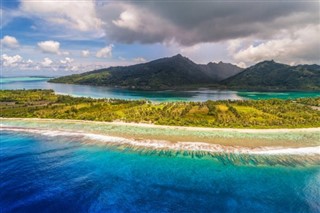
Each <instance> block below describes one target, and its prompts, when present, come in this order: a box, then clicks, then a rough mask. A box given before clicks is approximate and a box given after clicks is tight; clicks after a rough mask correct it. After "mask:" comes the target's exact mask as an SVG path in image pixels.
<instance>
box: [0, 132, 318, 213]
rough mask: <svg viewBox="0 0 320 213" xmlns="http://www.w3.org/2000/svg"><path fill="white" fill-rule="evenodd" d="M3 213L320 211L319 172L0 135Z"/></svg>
mask: <svg viewBox="0 0 320 213" xmlns="http://www.w3.org/2000/svg"><path fill="white" fill-rule="evenodd" d="M0 150H1V160H0V168H1V185H0V186H1V187H0V209H1V211H0V212H2V213H5V212H77V213H78V212H139V213H140V212H267V213H270V212H286V213H287V212H320V203H319V202H320V191H319V189H320V181H319V180H320V165H319V166H304V167H301V166H296V167H294V166H290V167H285V166H269V165H260V166H253V165H237V164H232V163H230V164H228V163H221V162H220V161H217V160H215V159H213V158H207V157H203V158H196V157H192V156H185V157H184V156H175V157H172V156H166V155H150V154H145V153H140V152H135V151H130V150H128V151H120V150H116V149H114V148H110V147H107V146H105V145H102V144H100V145H99V144H92V143H86V142H85V141H81V140H80V139H76V138H71V137H48V136H40V135H32V134H30V133H17V132H8V131H1V146H0Z"/></svg>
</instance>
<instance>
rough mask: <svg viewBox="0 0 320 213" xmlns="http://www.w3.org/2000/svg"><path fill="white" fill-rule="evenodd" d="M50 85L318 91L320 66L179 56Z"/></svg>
mask: <svg viewBox="0 0 320 213" xmlns="http://www.w3.org/2000/svg"><path fill="white" fill-rule="evenodd" d="M49 82H51V83H66V84H81V85H95V86H108V87H120V88H128V89H136V90H137V89H139V90H168V89H170V90H173V89H175V90H186V89H197V88H204V87H206V88H214V89H229V90H230V89H235V90H245V91H320V66H319V65H316V64H313V65H297V66H290V65H287V64H281V63H277V62H275V61H273V60H269V61H262V62H259V63H257V64H255V65H252V66H250V67H248V68H246V69H242V68H240V67H238V66H236V65H233V64H230V63H223V62H219V63H212V62H210V63H208V64H196V63H194V62H193V61H191V60H190V59H188V58H187V57H184V56H182V55H180V54H178V55H175V56H173V57H167V58H161V59H157V60H154V61H150V62H147V63H142V64H136V65H131V66H118V67H109V68H104V69H99V70H94V71H90V72H85V73H81V74H73V75H68V76H62V77H58V78H54V79H50V80H49Z"/></svg>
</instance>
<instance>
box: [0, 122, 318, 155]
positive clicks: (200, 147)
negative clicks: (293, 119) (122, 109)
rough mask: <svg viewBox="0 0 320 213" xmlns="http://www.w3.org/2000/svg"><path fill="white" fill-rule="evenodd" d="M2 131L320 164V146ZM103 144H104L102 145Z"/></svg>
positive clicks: (1, 128) (21, 129)
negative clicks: (284, 157) (302, 159)
mask: <svg viewBox="0 0 320 213" xmlns="http://www.w3.org/2000/svg"><path fill="white" fill-rule="evenodd" d="M0 131H13V132H23V133H31V134H38V135H43V136H47V137H58V136H64V137H73V138H78V139H80V140H83V141H85V142H86V143H89V144H94V143H99V142H102V143H103V144H104V145H109V146H110V145H111V146H116V147H122V148H131V149H134V150H137V149H141V150H145V149H148V150H155V151H174V152H186V151H187V152H202V153H210V154H241V155H261V156H279V155H289V156H292V155H294V156H311V157H315V160H317V159H318V160H320V158H318V157H319V156H320V146H311V147H308V146H307V147H298V148H291V147H282V146H274V147H270V146H262V147H261V146H259V147H255V148H248V147H241V146H225V145H221V144H209V143H204V142H188V141H180V142H176V143H172V142H170V141H166V140H137V139H133V138H131V139H128V138H124V137H116V136H110V135H104V134H94V133H88V132H82V131H76V132H74V131H72V132H71V131H68V130H48V129H37V128H24V127H11V126H3V125H1V127H0ZM99 144H100V143H99Z"/></svg>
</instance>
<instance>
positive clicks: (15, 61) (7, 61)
mask: <svg viewBox="0 0 320 213" xmlns="http://www.w3.org/2000/svg"><path fill="white" fill-rule="evenodd" d="M22 60H23V58H22V57H21V56H20V55H15V56H9V55H7V54H2V56H1V62H2V64H3V66H5V67H16V66H18V65H19V63H20V62H22Z"/></svg>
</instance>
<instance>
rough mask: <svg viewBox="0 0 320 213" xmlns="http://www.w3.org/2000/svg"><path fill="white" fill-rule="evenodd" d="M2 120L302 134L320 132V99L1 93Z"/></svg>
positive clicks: (49, 91)
mask: <svg viewBox="0 0 320 213" xmlns="http://www.w3.org/2000/svg"><path fill="white" fill-rule="evenodd" d="M0 101H1V103H0V116H1V117H15V118H17V117H18V118H19V117H20V118H55V119H78V120H94V121H125V122H147V123H154V124H162V125H177V126H199V127H234V128H298V127H320V110H319V109H318V106H320V98H319V97H318V98H303V99H296V100H278V99H271V100H246V101H206V102H175V103H151V102H149V101H145V100H140V101H128V100H115V99H92V98H79V97H71V96H65V95H56V94H54V91H53V90H2V91H0Z"/></svg>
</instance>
